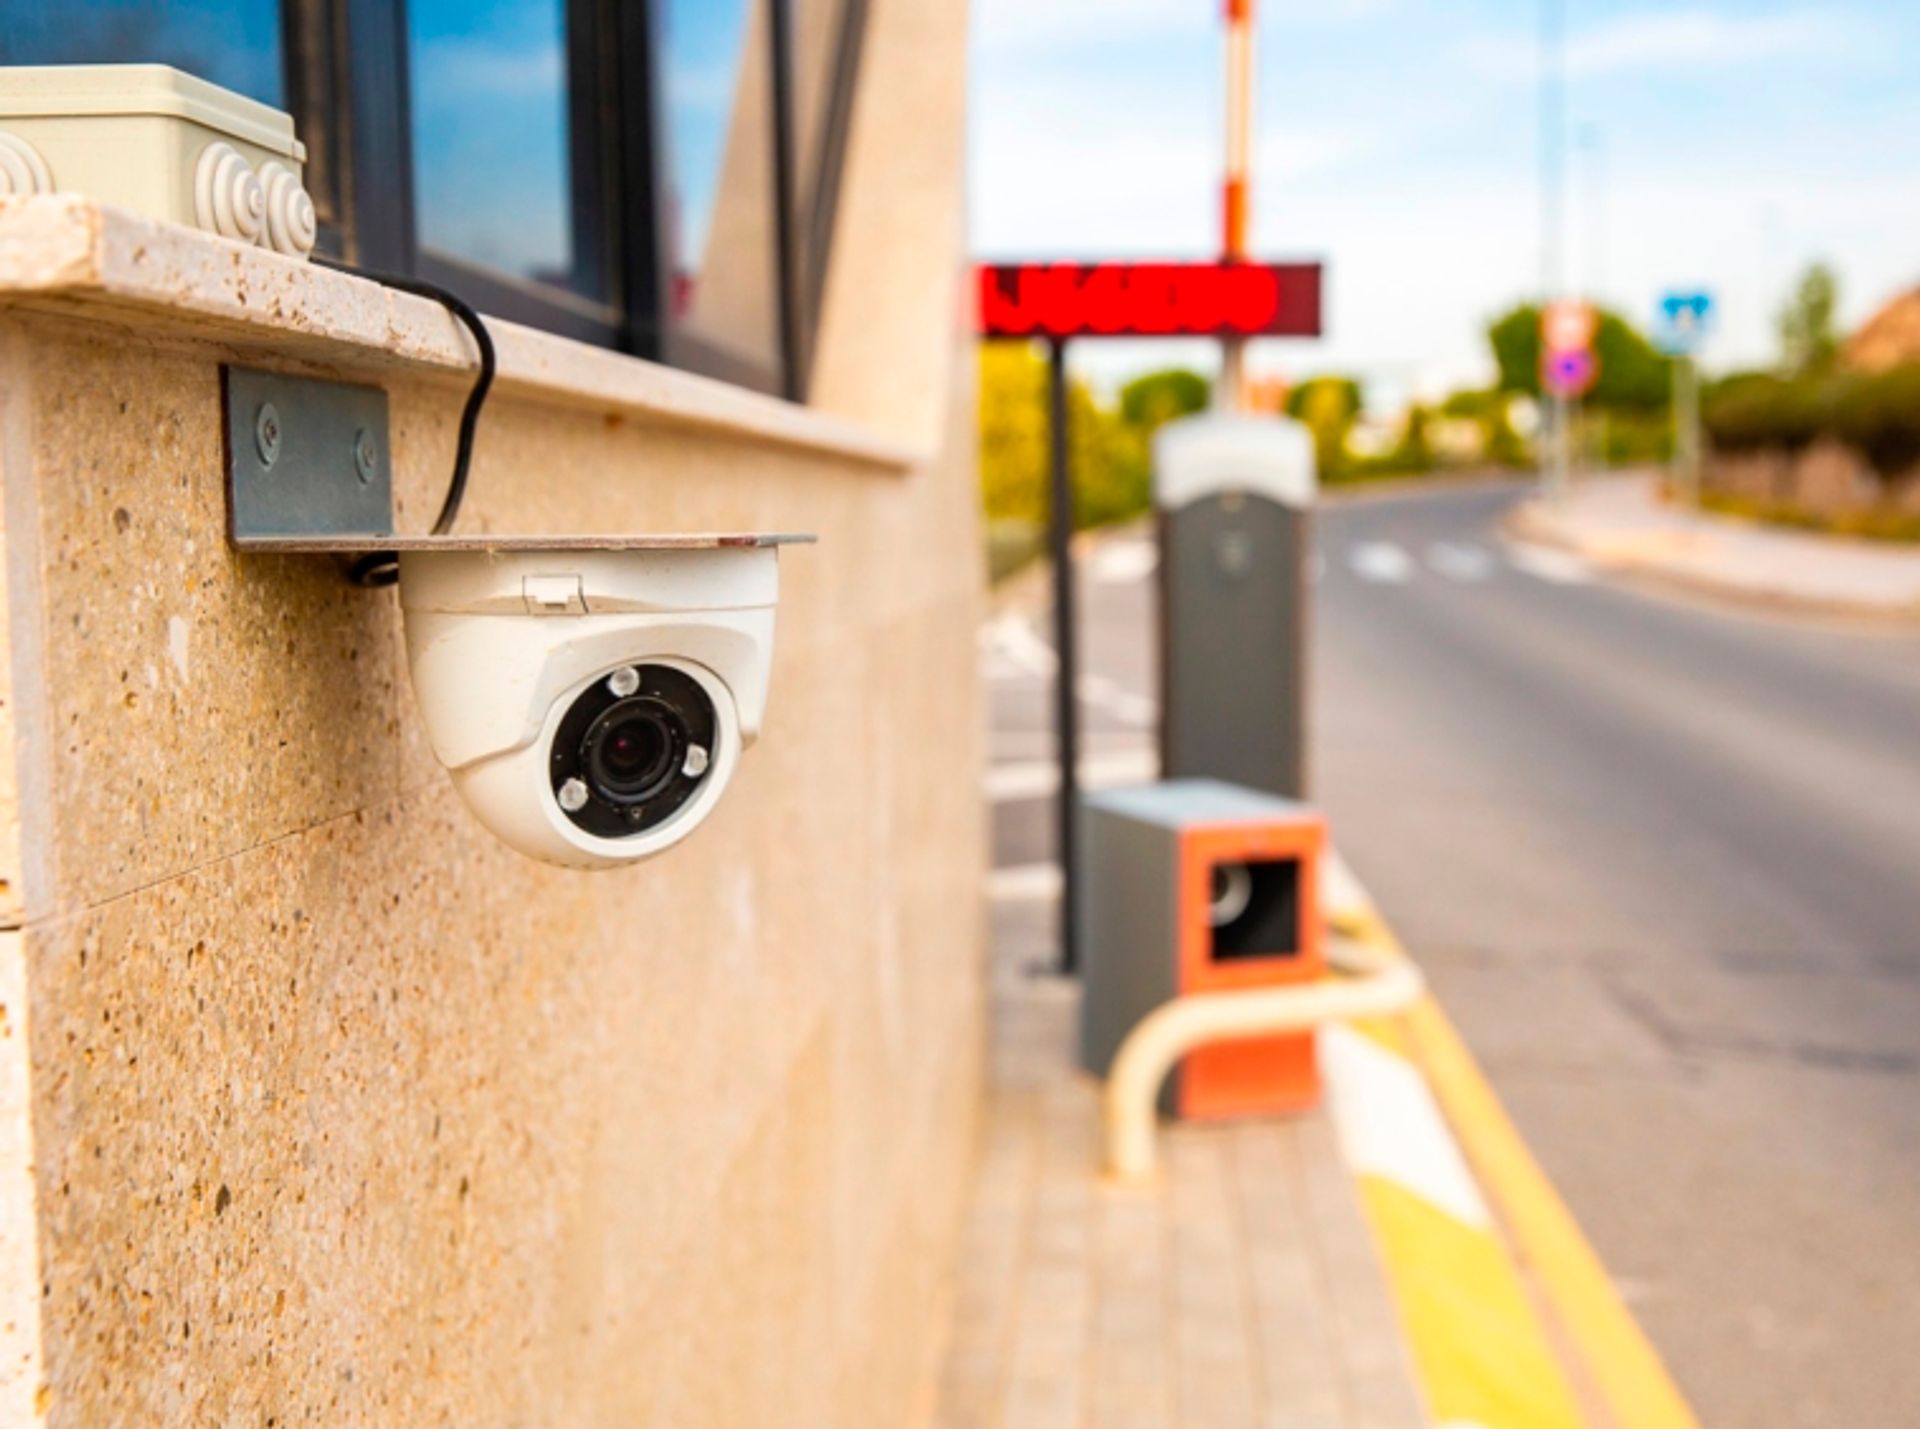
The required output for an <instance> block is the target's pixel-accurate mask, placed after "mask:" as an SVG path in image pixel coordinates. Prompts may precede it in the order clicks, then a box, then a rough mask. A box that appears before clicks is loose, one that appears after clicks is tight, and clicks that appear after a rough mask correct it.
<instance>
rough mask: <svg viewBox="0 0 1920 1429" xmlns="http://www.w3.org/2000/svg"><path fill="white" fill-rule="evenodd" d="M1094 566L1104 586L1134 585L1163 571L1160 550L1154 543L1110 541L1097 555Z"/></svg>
mask: <svg viewBox="0 0 1920 1429" xmlns="http://www.w3.org/2000/svg"><path fill="white" fill-rule="evenodd" d="M1092 565H1093V578H1094V579H1095V580H1096V581H1098V582H1099V583H1100V584H1101V585H1132V584H1133V583H1134V582H1135V581H1141V580H1145V579H1146V578H1147V577H1148V576H1150V575H1152V574H1153V573H1154V571H1155V570H1156V569H1157V568H1158V567H1159V565H1160V548H1159V546H1157V545H1156V544H1155V543H1154V542H1152V541H1109V542H1108V543H1107V544H1105V545H1104V546H1102V547H1100V549H1099V550H1097V551H1095V552H1094V553H1093V561H1092Z"/></svg>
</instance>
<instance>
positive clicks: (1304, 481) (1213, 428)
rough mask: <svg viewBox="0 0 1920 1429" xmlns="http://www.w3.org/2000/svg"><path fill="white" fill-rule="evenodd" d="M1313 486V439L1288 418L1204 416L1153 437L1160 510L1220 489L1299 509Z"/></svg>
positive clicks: (1309, 497)
mask: <svg viewBox="0 0 1920 1429" xmlns="http://www.w3.org/2000/svg"><path fill="white" fill-rule="evenodd" d="M1314 485H1315V482H1314V467H1313V435H1312V433H1311V432H1309V431H1308V430H1307V427H1306V424H1305V423H1303V422H1296V421H1294V420H1293V419H1292V418H1290V417H1274V416H1253V415H1231V416H1229V415H1222V414H1217V413H1213V412H1207V413H1203V414H1201V415H1200V416H1197V417H1182V418H1180V419H1179V420H1177V421H1172V422H1168V423H1167V424H1166V425H1165V426H1163V427H1161V428H1160V430H1159V431H1158V432H1156V433H1154V437H1153V499H1154V504H1155V505H1157V506H1158V507H1159V508H1160V509H1161V510H1162V511H1173V510H1177V509H1179V508H1180V507H1182V506H1186V505H1188V504H1189V503H1191V502H1194V501H1198V500H1200V499H1202V498H1203V497H1208V496H1215V495H1218V494H1219V493H1220V492H1223V491H1247V492H1252V493H1254V494H1256V495H1260V496H1265V497H1269V498H1271V499H1272V500H1274V501H1278V502H1279V503H1280V504H1281V505H1283V506H1292V507H1295V508H1301V509H1304V508H1306V507H1309V506H1311V505H1313V494H1314Z"/></svg>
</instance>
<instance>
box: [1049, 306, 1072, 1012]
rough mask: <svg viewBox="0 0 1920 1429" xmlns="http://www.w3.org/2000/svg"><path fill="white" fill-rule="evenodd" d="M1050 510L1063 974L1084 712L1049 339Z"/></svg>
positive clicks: (1061, 347) (1059, 378)
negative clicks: (1082, 711) (1081, 706)
mask: <svg viewBox="0 0 1920 1429" xmlns="http://www.w3.org/2000/svg"><path fill="white" fill-rule="evenodd" d="M1047 411H1048V422H1047V432H1048V446H1049V454H1048V463H1047V467H1048V471H1047V490H1048V511H1047V544H1048V548H1049V551H1050V553H1051V555H1052V558H1053V648H1054V652H1055V655H1056V662H1055V666H1054V689H1053V696H1054V738H1055V741H1056V745H1057V749H1056V752H1057V754H1058V757H1059V761H1060V808H1059V847H1060V965H1059V970H1060V973H1061V975H1062V976H1065V977H1072V976H1073V975H1074V974H1076V973H1077V972H1078V971H1079V970H1080V937H1079V920H1078V918H1077V917H1076V913H1077V910H1076V908H1075V906H1074V895H1075V889H1076V882H1077V880H1076V878H1075V873H1076V871H1077V869H1078V868H1079V853H1080V849H1079V844H1080V830H1079V818H1080V814H1079V806H1080V711H1079V704H1078V683H1079V674H1080V661H1079V656H1078V654H1077V652H1076V650H1075V648H1074V610H1073V480H1072V475H1073V474H1072V471H1071V470H1070V468H1069V464H1068V437H1069V435H1070V433H1069V432H1068V428H1067V421H1068V418H1067V344H1066V339H1064V338H1054V339H1052V340H1051V341H1049V342H1048V343H1047Z"/></svg>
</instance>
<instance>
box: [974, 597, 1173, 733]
mask: <svg viewBox="0 0 1920 1429" xmlns="http://www.w3.org/2000/svg"><path fill="white" fill-rule="evenodd" d="M980 643H981V647H982V649H983V650H984V652H985V671H986V676H987V678H988V679H989V680H1000V681H1010V680H1031V679H1042V680H1051V679H1052V678H1053V677H1054V674H1055V672H1056V670H1057V669H1058V668H1059V664H1060V662H1059V661H1058V660H1057V659H1056V658H1055V657H1054V653H1053V647H1052V646H1051V645H1049V644H1047V642H1046V641H1044V640H1042V639H1041V638H1040V635H1039V633H1038V632H1037V631H1036V630H1035V629H1034V628H1033V626H1032V624H1031V623H1030V622H1029V621H1027V620H1025V619H1023V618H1022V617H1020V616H1018V615H1015V614H1013V613H1011V612H1008V613H1007V614H1005V615H1001V616H997V617H995V618H994V619H993V620H991V621H989V622H988V623H987V624H986V625H984V626H982V627H981V630H980ZM1077 690H1078V693H1079V696H1080V698H1081V699H1082V700H1083V701H1084V702H1085V703H1087V704H1090V705H1093V706H1095V707H1096V708H1098V709H1101V710H1104V711H1105V712H1106V713H1108V714H1110V715H1112V716H1113V717H1114V718H1115V719H1117V720H1119V721H1120V722H1121V723H1122V724H1130V725H1135V726H1138V727H1141V728H1145V727H1147V726H1149V725H1151V724H1152V723H1153V722H1154V721H1155V720H1156V719H1158V718H1159V715H1160V706H1159V704H1158V702H1157V701H1155V700H1153V699H1151V698H1149V697H1148V696H1146V695H1136V694H1134V693H1133V692H1132V691H1130V690H1124V689H1122V688H1121V687H1120V686H1119V685H1118V684H1117V683H1116V682H1115V681H1113V680H1111V679H1109V678H1108V677H1107V676H1105V675H1082V676H1081V677H1080V680H1079V684H1078V687H1077Z"/></svg>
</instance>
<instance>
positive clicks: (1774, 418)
mask: <svg viewBox="0 0 1920 1429" xmlns="http://www.w3.org/2000/svg"><path fill="white" fill-rule="evenodd" d="M1700 416H1701V422H1702V424H1703V425H1704V426H1705V427H1706V430H1707V435H1708V436H1709V437H1710V438H1711V439H1712V441H1713V444H1714V446H1716V447H1718V448H1719V449H1720V450H1722V451H1758V450H1765V449H1768V448H1783V449H1785V450H1787V451H1799V450H1801V449H1803V448H1805V447H1806V446H1808V445H1809V444H1810V443H1812V442H1814V441H1815V440H1817V439H1819V438H1821V437H1833V438H1835V439H1836V440H1839V441H1842V442H1845V443H1846V444H1847V445H1848V446H1850V447H1852V448H1853V449H1854V450H1855V451H1857V452H1859V453H1860V455H1861V456H1862V457H1864V458H1865V459H1866V461H1867V462H1868V464H1869V465H1871V466H1872V467H1873V469H1874V470H1875V471H1876V472H1878V473H1879V474H1880V475H1881V476H1882V477H1894V476H1898V475H1900V474H1901V473H1903V472H1906V471H1909V470H1911V469H1912V468H1913V467H1914V466H1915V465H1917V464H1920V363H1909V364H1906V365H1905V366H1901V367H1894V368H1889V369H1888V370H1887V371H1885V372H1851V373H1834V374H1831V375H1812V376H1805V377H1778V376H1775V375H1773V374H1771V373H1764V372H1748V373H1741V374H1738V375H1736V376H1733V377H1729V378H1726V379H1724V380H1722V381H1720V382H1716V383H1714V384H1713V385H1712V386H1711V387H1709V388H1708V389H1707V391H1706V394H1705V396H1704V399H1703V401H1702V403H1701V411H1700Z"/></svg>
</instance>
